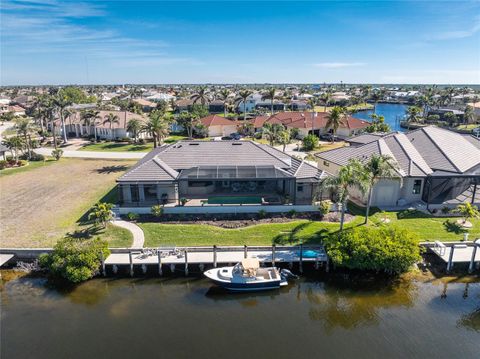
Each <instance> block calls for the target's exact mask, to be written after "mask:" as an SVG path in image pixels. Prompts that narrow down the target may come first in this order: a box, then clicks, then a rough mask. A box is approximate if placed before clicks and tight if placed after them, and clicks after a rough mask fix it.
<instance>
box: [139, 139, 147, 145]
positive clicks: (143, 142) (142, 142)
mask: <svg viewBox="0 0 480 359" xmlns="http://www.w3.org/2000/svg"><path fill="white" fill-rule="evenodd" d="M137 143H138V144H139V145H144V144H145V139H144V138H139V139H138V141H137Z"/></svg>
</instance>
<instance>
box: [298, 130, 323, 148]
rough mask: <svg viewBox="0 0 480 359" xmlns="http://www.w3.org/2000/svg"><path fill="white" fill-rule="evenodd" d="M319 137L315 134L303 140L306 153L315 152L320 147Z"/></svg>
mask: <svg viewBox="0 0 480 359" xmlns="http://www.w3.org/2000/svg"><path fill="white" fill-rule="evenodd" d="M318 142H319V141H318V137H317V136H315V135H314V134H313V133H311V134H309V135H306V136H305V137H304V138H303V139H302V146H303V150H304V151H313V150H314V149H315V148H317V147H318Z"/></svg>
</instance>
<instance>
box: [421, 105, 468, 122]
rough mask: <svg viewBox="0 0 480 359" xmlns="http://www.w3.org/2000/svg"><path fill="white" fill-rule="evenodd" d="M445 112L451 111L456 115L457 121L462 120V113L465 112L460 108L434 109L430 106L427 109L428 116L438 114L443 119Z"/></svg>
mask: <svg viewBox="0 0 480 359" xmlns="http://www.w3.org/2000/svg"><path fill="white" fill-rule="evenodd" d="M447 113H453V114H454V115H455V116H456V117H457V119H458V121H459V122H463V115H464V114H465V113H464V112H463V111H461V110H457V109H453V108H436V109H433V108H432V109H430V110H429V111H428V116H431V115H438V116H440V119H441V120H443V119H445V115H446V114H447Z"/></svg>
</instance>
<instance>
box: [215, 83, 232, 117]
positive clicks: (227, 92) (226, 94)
mask: <svg viewBox="0 0 480 359" xmlns="http://www.w3.org/2000/svg"><path fill="white" fill-rule="evenodd" d="M218 94H219V95H220V100H222V102H223V115H224V116H225V117H227V106H228V103H229V96H230V90H229V89H227V88H224V89H222V90H220V92H219V93H218Z"/></svg>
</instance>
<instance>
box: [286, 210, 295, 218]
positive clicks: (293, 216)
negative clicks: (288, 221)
mask: <svg viewBox="0 0 480 359" xmlns="http://www.w3.org/2000/svg"><path fill="white" fill-rule="evenodd" d="M288 214H289V215H290V217H292V218H295V217H296V216H297V211H295V210H294V209H291V210H290V211H288Z"/></svg>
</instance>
